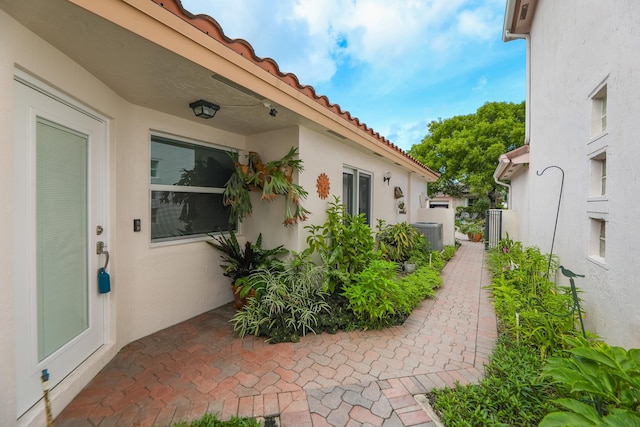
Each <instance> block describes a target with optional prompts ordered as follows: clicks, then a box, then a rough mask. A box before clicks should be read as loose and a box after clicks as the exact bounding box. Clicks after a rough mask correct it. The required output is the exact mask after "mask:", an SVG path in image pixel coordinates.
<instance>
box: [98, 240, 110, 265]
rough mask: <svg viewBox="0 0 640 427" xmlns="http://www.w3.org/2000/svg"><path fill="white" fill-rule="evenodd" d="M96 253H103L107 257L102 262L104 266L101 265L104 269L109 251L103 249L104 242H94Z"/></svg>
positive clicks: (107, 263)
mask: <svg viewBox="0 0 640 427" xmlns="http://www.w3.org/2000/svg"><path fill="white" fill-rule="evenodd" d="M96 254H98V255H102V254H104V255H105V256H106V257H107V259H106V260H105V262H104V267H102V268H103V269H104V270H106V269H107V265H109V251H105V250H104V242H102V241H100V242H97V243H96Z"/></svg>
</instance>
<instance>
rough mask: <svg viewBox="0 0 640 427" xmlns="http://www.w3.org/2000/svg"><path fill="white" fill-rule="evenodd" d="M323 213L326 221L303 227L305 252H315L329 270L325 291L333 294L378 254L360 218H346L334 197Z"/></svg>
mask: <svg viewBox="0 0 640 427" xmlns="http://www.w3.org/2000/svg"><path fill="white" fill-rule="evenodd" d="M326 212H327V221H326V222H325V223H324V224H323V225H307V226H305V229H306V230H308V231H309V236H307V245H308V249H307V250H306V251H305V253H306V254H313V253H318V254H319V255H320V257H321V258H322V261H323V263H324V264H328V266H329V267H330V268H331V270H330V276H329V277H330V281H329V283H328V287H327V290H328V291H329V292H331V293H333V292H335V291H336V289H338V290H339V289H341V288H342V285H343V284H344V283H346V282H348V281H349V280H350V277H351V275H352V274H358V273H360V272H361V271H362V270H364V269H365V268H366V267H367V266H368V265H369V263H370V262H371V261H372V260H374V259H379V258H380V254H379V252H378V251H376V250H375V241H374V239H373V232H372V230H371V228H370V227H369V226H368V225H367V223H366V222H365V217H364V215H350V214H349V213H348V212H346V210H345V206H344V205H343V204H342V203H340V199H339V198H338V197H336V196H334V201H333V202H331V203H330V204H329V208H328V209H327V211H326Z"/></svg>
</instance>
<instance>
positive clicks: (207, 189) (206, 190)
mask: <svg viewBox="0 0 640 427" xmlns="http://www.w3.org/2000/svg"><path fill="white" fill-rule="evenodd" d="M163 140H164V141H163ZM154 142H155V143H160V144H162V143H163V142H170V143H171V144H172V145H176V146H179V147H180V146H182V147H185V148H188V147H193V146H196V147H202V148H203V149H206V150H214V151H219V152H223V153H234V152H235V153H238V152H239V150H238V149H235V148H230V147H225V146H222V145H218V144H211V143H205V142H202V141H197V140H194V139H191V138H187V137H182V136H176V135H173V134H167V133H163V132H157V131H154V132H151V133H150V135H149V154H150V160H151V161H156V162H157V164H158V166H159V165H160V162H162V160H163V159H161V158H159V157H157V156H154V155H153V151H152V147H153V143H154ZM167 145H169V144H167ZM151 161H150V162H149V173H148V175H147V176H148V177H149V224H150V225H151V227H150V243H151V245H152V246H164V245H171V244H180V243H188V242H194V241H202V240H206V239H209V236H208V234H209V233H211V232H217V231H214V230H212V231H210V232H201V233H193V234H186V235H175V236H170V237H159V238H154V237H153V227H154V226H157V225H158V224H159V223H160V221H158V220H157V206H154V200H155V201H157V198H156V197H154V193H157V192H175V193H196V194H220V195H222V194H223V193H224V190H225V188H224V186H222V187H213V186H186V185H176V184H158V183H154V182H153V180H154V179H158V178H160V173H159V170H160V168H159V167H158V168H157V169H156V175H155V176H152V168H151ZM225 181H226V180H225ZM154 209H155V210H156V215H155V216H156V218H155V221H154V215H153V211H154ZM218 229H219V231H221V232H223V233H225V232H228V231H230V230H233V231H237V230H238V223H237V222H236V223H235V224H229V225H228V226H227V227H224V228H220V227H219V228H218Z"/></svg>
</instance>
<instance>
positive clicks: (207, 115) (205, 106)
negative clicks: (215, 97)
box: [189, 99, 220, 119]
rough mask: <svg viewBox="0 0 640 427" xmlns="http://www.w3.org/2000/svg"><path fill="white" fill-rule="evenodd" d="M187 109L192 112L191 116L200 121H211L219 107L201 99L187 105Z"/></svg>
mask: <svg viewBox="0 0 640 427" xmlns="http://www.w3.org/2000/svg"><path fill="white" fill-rule="evenodd" d="M189 108H191V109H192V110H193V114H195V115H196V116H197V117H200V118H201V119H211V118H213V116H215V115H216V113H217V112H218V110H219V109H220V106H219V105H216V104H213V103H211V102H209V101H205V100H204V99H201V100H199V101H195V102H192V103H191V104H189Z"/></svg>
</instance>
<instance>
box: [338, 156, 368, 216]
mask: <svg viewBox="0 0 640 427" xmlns="http://www.w3.org/2000/svg"><path fill="white" fill-rule="evenodd" d="M346 175H350V176H352V177H353V179H352V181H351V189H350V190H351V200H346V195H345V194H344V193H345V191H344V190H345V188H346V187H345V184H346V183H345V176H346ZM362 178H367V179H368V180H369V183H368V187H369V192H368V194H367V197H366V204H367V206H366V208H365V211H363V206H361V205H362V200H361V199H362V197H361V191H360V184H361V179H362ZM342 203H343V204H344V205H345V210H346V212H347V213H349V214H351V215H357V214H361V213H362V214H364V215H365V221H366V223H367V224H368V225H369V226H371V219H372V218H371V217H372V207H373V173H372V172H369V171H365V170H363V169H359V168H356V167H353V166H347V165H344V166H343V167H342Z"/></svg>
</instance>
